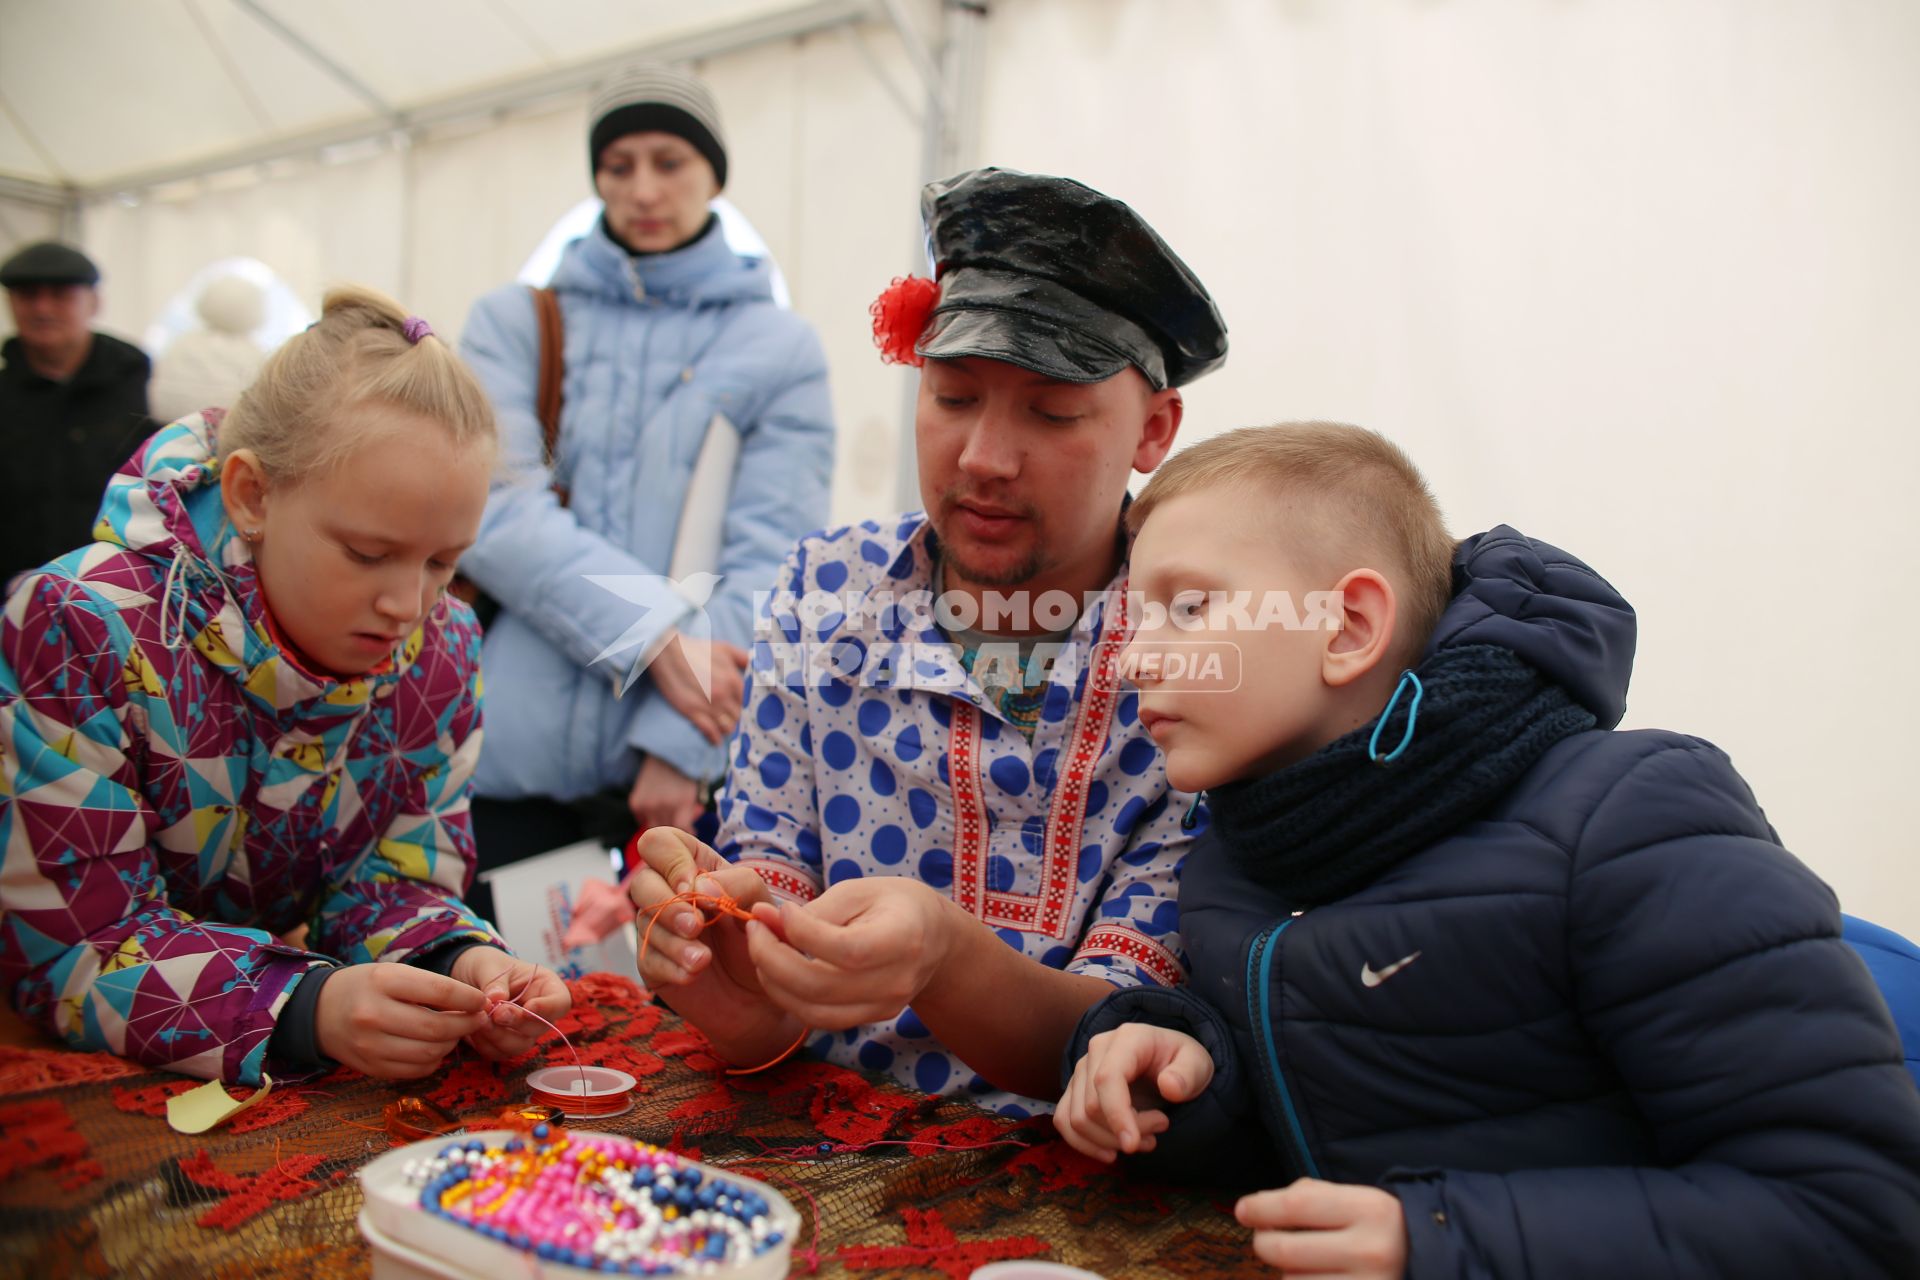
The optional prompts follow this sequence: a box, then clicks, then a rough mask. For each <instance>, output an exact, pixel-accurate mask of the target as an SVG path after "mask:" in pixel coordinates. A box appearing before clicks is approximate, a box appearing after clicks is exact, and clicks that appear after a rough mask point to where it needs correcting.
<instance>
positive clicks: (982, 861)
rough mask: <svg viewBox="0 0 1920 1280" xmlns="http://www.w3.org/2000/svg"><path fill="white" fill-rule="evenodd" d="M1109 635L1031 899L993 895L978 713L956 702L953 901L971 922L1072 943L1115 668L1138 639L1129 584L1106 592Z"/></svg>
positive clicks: (951, 746)
mask: <svg viewBox="0 0 1920 1280" xmlns="http://www.w3.org/2000/svg"><path fill="white" fill-rule="evenodd" d="M1103 631H1104V635H1103V636H1102V637H1101V639H1100V640H1099V641H1098V642H1097V643H1096V644H1095V645H1094V646H1093V666H1092V669H1091V670H1090V671H1089V672H1088V673H1087V676H1086V683H1085V688H1084V692H1083V693H1082V694H1081V698H1080V709H1079V714H1078V717H1077V718H1076V719H1075V721H1074V726H1073V733H1072V734H1071V736H1070V737H1069V739H1068V741H1069V744H1070V745H1069V747H1068V750H1067V757H1066V762H1065V765H1064V766H1063V767H1062V769H1061V772H1060V780H1059V782H1058V784H1057V785H1056V786H1055V787H1054V792H1053V804H1052V806H1051V808H1050V809H1049V811H1048V813H1047V833H1046V840H1045V843H1044V844H1043V846H1042V848H1043V851H1044V852H1043V853H1042V858H1041V870H1040V893H1039V895H1038V896H1028V895H1025V894H1017V893H999V892H992V891H989V890H988V889H987V883H986V881H987V805H986V799H985V796H984V792H983V788H982V786H981V781H980V710H979V708H978V707H976V706H974V705H973V704H972V703H971V702H968V701H966V700H965V699H963V698H955V699H954V700H953V725H952V730H951V732H950V734H949V740H948V748H947V752H948V755H947V776H948V778H949V779H951V786H952V788H953V800H954V821H953V900H954V901H955V902H957V903H959V904H960V908H961V909H962V910H963V911H965V912H967V914H969V915H972V916H977V917H978V918H979V919H981V920H983V921H985V922H986V923H987V924H990V925H994V926H996V927H1004V928H1011V929H1020V930H1024V931H1025V932H1028V933H1042V934H1046V935H1047V936H1048V937H1053V938H1064V937H1066V936H1067V921H1068V918H1069V910H1068V909H1069V908H1070V907H1071V905H1072V903H1073V896H1074V876H1075V872H1076V870H1077V869H1078V867H1079V864H1080V839H1081V835H1082V832H1083V831H1084V829H1085V827H1086V821H1087V791H1088V789H1089V788H1090V787H1091V786H1092V784H1093V776H1094V774H1095V772H1096V771H1097V770H1098V768H1099V765H1100V753H1101V750H1102V748H1103V747H1104V746H1105V744H1106V741H1107V735H1108V732H1109V731H1110V730H1111V728H1112V726H1113V712H1114V708H1115V706H1117V705H1118V703H1119V682H1118V681H1117V680H1116V679H1115V678H1114V666H1115V663H1116V661H1117V658H1118V655H1119V652H1120V649H1121V647H1123V646H1124V645H1125V644H1126V642H1127V640H1128V639H1129V638H1130V637H1131V636H1132V634H1133V629H1132V624H1131V622H1130V620H1129V619H1128V617H1127V583H1126V580H1125V579H1122V580H1121V582H1120V584H1119V587H1118V588H1117V589H1116V590H1114V591H1111V592H1109V593H1108V597H1107V615H1106V618H1105V620H1104V623H1103Z"/></svg>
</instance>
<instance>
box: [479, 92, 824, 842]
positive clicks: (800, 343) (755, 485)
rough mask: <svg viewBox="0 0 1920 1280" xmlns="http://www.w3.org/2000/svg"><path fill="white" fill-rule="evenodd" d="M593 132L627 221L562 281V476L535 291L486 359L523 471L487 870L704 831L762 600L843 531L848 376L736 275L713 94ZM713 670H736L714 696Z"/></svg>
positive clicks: (495, 296)
mask: <svg viewBox="0 0 1920 1280" xmlns="http://www.w3.org/2000/svg"><path fill="white" fill-rule="evenodd" d="M589 118H590V119H591V120H592V121H593V125H592V130H591V135H590V139H589V147H590V152H589V154H590V156H591V157H592V162H593V166H594V185H595V187H596V188H597V189H598V191H599V193H600V196H601V199H602V200H603V201H604V202H605V204H606V215H605V216H604V217H603V218H602V219H601V220H600V221H599V222H598V223H596V224H595V226H594V229H593V231H592V232H591V233H590V234H588V235H586V236H584V237H582V238H581V239H579V240H576V241H574V242H573V243H571V244H570V245H568V246H567V249H566V252H565V254H564V256H563V257H562V259H561V262H560V266H559V268H558V270H557V271H556V272H555V274H554V277H553V282H552V284H553V288H554V289H555V291H556V293H557V295H558V299H559V304H560V312H561V316H562V320H563V326H564V333H565V339H564V347H563V350H564V352H565V357H566V359H565V374H564V378H563V381H562V384H561V385H562V388H563V391H564V407H563V410H562V414H561V418H560V433H559V441H558V445H557V448H556V452H555V456H554V458H553V460H552V465H551V466H550V467H549V466H548V465H547V460H546V458H545V455H544V447H543V440H542V431H541V426H540V422H539V419H538V416H537V413H536V409H535V399H536V396H537V394H538V383H539V366H540V329H539V322H538V319H537V317H536V311H535V302H534V297H533V295H532V293H531V292H530V291H529V290H527V289H525V288H522V287H520V286H518V285H509V286H506V287H503V288H500V289H496V290H494V291H493V292H492V293H489V294H487V295H486V296H485V297H483V298H481V299H480V300H479V302H477V303H476V304H475V305H474V309H473V312H472V314H471V315H470V316H469V317H468V319H467V325H466V330H465V332H464V334H463V336H462V339H461V344H460V348H461V353H462V354H463V355H464V356H465V357H466V358H467V360H468V361H469V362H470V363H471V364H472V366H473V368H474V369H475V371H476V372H478V373H479V375H480V378H481V380H482V382H483V383H485V385H486V387H487V390H488V392H489V393H490V394H491V395H492V397H493V402H494V405H495V407H496V409H497V410H498V412H499V418H500V440H501V451H502V454H503V455H504V461H505V467H504V468H503V470H504V474H505V479H503V480H502V481H501V483H500V484H499V486H498V487H497V489H496V491H495V492H494V494H493V496H492V498H491V499H490V501H489V503H488V506H487V514H486V518H485V520H484V522H483V523H482V525H481V530H480V536H479V540H478V541H477V542H476V543H475V544H474V546H473V548H472V549H471V550H469V551H468V552H467V553H466V554H465V555H464V556H463V557H462V559H461V562H460V567H461V570H462V571H463V572H464V573H465V574H466V575H467V576H468V577H470V578H471V579H472V580H473V581H474V582H475V583H477V584H478V585H479V586H480V587H481V588H482V589H484V590H485V591H486V592H487V593H488V594H490V595H491V596H493V597H494V599H496V600H497V601H499V603H500V605H501V612H500V614H499V616H498V617H497V618H496V619H495V620H494V622H493V623H492V625H491V626H490V627H489V628H488V630H487V636H486V648H485V651H484V657H483V670H484V673H485V678H486V682H487V735H486V748H485V750H484V751H483V752H482V754H481V758H480V765H479V770H478V772H477V774H476V775H475V790H476V793H477V795H476V801H475V806H474V825H475V832H476V836H477V838H478V842H479V857H480V865H481V866H482V867H483V868H485V867H490V866H498V865H501V864H503V863H505V862H508V861H513V860H515V859H517V858H520V857H524V856H526V855H528V854H531V853H535V852H538V851H540V850H542V849H546V848H552V847H555V846H557V845H561V844H566V843H569V842H570V841H572V840H576V839H579V838H581V837H582V836H585V835H597V836H601V837H602V838H607V837H609V836H613V835H616V834H617V833H615V832H613V831H612V830H611V828H612V827H614V826H617V825H618V823H619V821H621V820H624V819H626V818H627V816H628V813H629V811H630V813H631V817H632V819H633V820H634V821H637V822H638V823H640V824H642V825H676V826H691V825H692V824H693V821H694V819H695V817H696V816H697V815H698V814H699V812H700V808H701V796H700V788H701V786H702V784H704V783H707V782H710V781H712V780H715V779H717V778H718V777H719V776H720V775H721V773H722V772H723V771H724V768H725V760H724V746H723V743H724V741H725V738H726V736H727V735H728V734H729V733H730V732H731V730H732V728H733V724H734V722H735V720H736V719H737V717H738V715H739V708H740V694H741V678H740V670H741V668H742V666H743V665H744V663H745V661H746V655H745V653H744V647H745V646H747V645H748V644H749V643H750V639H751V635H752V627H753V596H754V593H755V592H757V591H761V590H764V589H766V588H767V587H769V586H770V585H771V583H772V579H773V575H774V571H775V569H776V568H777V567H778V565H779V563H780V559H781V557H782V556H783V555H784V554H785V553H786V551H787V549H788V548H789V547H791V546H792V544H793V543H794V541H795V540H796V539H797V538H798V537H800V535H802V534H804V533H806V532H808V531H809V530H811V529H815V528H818V527H819V526H821V525H822V524H824V523H825V522H826V516H827V500H828V490H829V484H830V481H831V476H832V470H833V420H832V413H831V408H830V405H829V401H828V395H827V369H826V359H825V356H824V354H823V353H822V351H821V348H820V343H819V340H818V338H817V337H816V336H815V335H814V333H813V330H812V328H811V327H810V326H809V325H808V324H807V322H806V321H804V320H802V319H801V318H800V317H799V316H797V315H794V314H793V313H791V312H789V311H785V310H782V309H781V308H780V307H778V306H776V305H775V303H774V301H773V292H772V283H771V281H772V272H771V267H770V264H769V263H768V262H766V261H765V260H761V259H750V258H742V257H740V256H739V255H738V254H736V253H735V252H734V251H733V250H732V249H731V248H730V247H729V246H728V244H727V242H726V239H725V237H724V235H723V234H722V231H721V228H720V225H719V220H718V219H717V218H716V217H715V216H714V215H713V214H712V213H711V211H710V209H709V203H710V201H711V200H712V198H713V196H714V195H716V194H717V193H718V192H719V190H720V188H721V187H722V186H723V185H724V184H725V182H726V176H727V175H726V160H727V158H726V151H725V149H724V146H723V144H722V141H721V134H720V128H719V121H718V117H717V115H716V113H715V111H714V107H713V100H712V97H711V96H710V95H709V94H708V92H707V90H706V88H705V86H704V85H702V84H700V82H699V81H697V80H694V79H692V78H691V77H689V76H685V75H682V74H680V73H678V72H675V71H672V70H669V69H667V68H664V67H657V66H656V67H649V68H644V69H642V70H640V71H638V72H636V73H634V74H632V75H631V76H629V77H628V78H626V79H624V80H622V81H620V82H618V83H616V84H614V85H613V86H611V87H610V88H609V89H607V90H606V91H604V92H603V93H602V94H601V95H600V97H599V98H598V99H596V101H595V103H594V105H593V109H592V111H591V112H590V117H589ZM710 437H712V438H714V443H713V444H709V439H710ZM722 437H724V438H725V440H724V441H723V440H722ZM736 439H737V461H736V462H735V464H734V466H733V468H732V483H731V489H730V491H729V492H728V494H727V498H726V501H725V504H724V512H720V511H718V510H714V511H711V512H708V513H706V514H705V515H702V514H701V513H700V512H695V513H693V514H692V515H691V516H690V517H689V518H688V523H689V525H691V526H694V527H696V528H697V527H700V526H702V525H703V524H706V525H709V526H711V525H717V527H718V531H719V551H718V557H717V563H712V564H705V565H700V566H698V567H700V568H701V569H703V570H711V572H713V573H716V574H718V575H719V581H718V583H717V584H715V583H714V582H713V580H712V579H711V578H709V577H705V576H701V575H699V574H695V575H691V576H689V577H687V578H686V579H685V580H684V581H682V582H680V583H679V584H678V585H677V586H676V585H675V584H673V583H671V582H669V580H668V578H667V576H666V575H667V574H668V573H669V570H670V567H671V566H672V565H673V561H674V553H675V546H676V535H677V534H679V533H680V531H681V528H682V517H683V512H682V507H683V505H684V504H685V499H686V497H687V490H688V485H689V482H690V481H691V480H692V478H693V475H694V468H695V462H696V460H697V459H698V458H699V457H700V456H701V452H702V448H703V446H706V447H707V448H708V449H709V451H710V452H713V451H717V453H718V455H719V457H720V459H721V460H722V463H724V459H725V457H726V454H727V452H728V443H730V442H731V441H733V440H736ZM709 465H710V466H711V465H712V464H711V463H710V464H709ZM703 473H704V469H703ZM556 488H557V489H558V490H559V491H561V492H564V493H565V494H566V499H565V501H564V502H563V501H562V499H561V498H560V497H559V496H558V494H557V493H556V492H555V490H556ZM710 532H711V529H710V527H709V533H710ZM695 540H696V541H698V540H699V539H698V538H697V536H696V538H695ZM682 550H683V551H684V546H683V548H682ZM709 591H710V592H711V595H710V597H709V596H708V595H707V593H708V592H709ZM702 603H704V608H702V607H701V605H702ZM709 663H710V665H709ZM695 668H707V669H708V670H710V671H711V673H712V674H711V680H710V691H703V690H702V688H701V682H700V681H698V680H696V679H695V678H694V677H693V674H692V673H693V670H694V669H695ZM636 673H637V674H636ZM623 688H624V689H625V692H624V694H623V692H622V690H623ZM609 811H611V813H612V814H613V816H614V820H613V821H612V822H609V821H608V818H607V815H608V813H609ZM595 814H598V815H599V816H598V817H597V818H596V817H595V816H594V815H595Z"/></svg>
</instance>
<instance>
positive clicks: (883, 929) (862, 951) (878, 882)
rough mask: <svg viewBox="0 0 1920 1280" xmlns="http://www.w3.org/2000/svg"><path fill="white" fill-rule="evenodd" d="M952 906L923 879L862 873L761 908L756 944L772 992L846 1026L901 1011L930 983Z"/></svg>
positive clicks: (787, 1005) (808, 1020)
mask: <svg viewBox="0 0 1920 1280" xmlns="http://www.w3.org/2000/svg"><path fill="white" fill-rule="evenodd" d="M949 905H950V904H949V900H948V899H946V898H943V897H942V896H941V895H940V894H938V893H936V892H935V891H934V890H933V889H931V888H929V887H928V886H927V885H925V884H923V883H921V882H920V881H918V880H911V879H907V878H905V877H903V876H863V877H861V878H860V879H857V880H845V881H842V882H841V883H839V884H837V885H835V886H833V887H832V888H831V889H828V890H827V891H826V892H825V893H823V894H821V895H820V896H819V897H818V898H815V899H814V900H813V901H812V902H810V903H808V904H806V905H805V906H795V905H793V904H791V903H787V904H783V905H782V906H780V907H778V908H775V907H773V906H771V905H768V906H761V907H756V908H755V909H754V913H753V914H754V919H753V920H752V921H751V922H749V923H748V925H747V927H746V933H747V946H748V949H749V951H750V953H751V955H752V958H753V963H754V967H755V969H756V970H757V971H758V973H759V976H760V985H761V987H762V988H764V989H765V991H766V993H767V996H768V998H770V999H771V1000H772V1001H773V1002H774V1003H775V1004H777V1005H779V1006H780V1007H781V1008H782V1009H785V1010H786V1011H787V1012H788V1013H790V1014H792V1015H793V1016H794V1017H795V1018H798V1019H799V1020H800V1021H801V1022H803V1023H805V1024H806V1025H807V1026H809V1027H814V1028H816V1029H818V1030H822V1031H842V1030H845V1029H846V1028H848V1027H857V1026H860V1025H862V1024H864V1023H869V1022H884V1021H886V1020H887V1019H889V1018H895V1017H898V1016H899V1015H900V1011H901V1010H903V1009H905V1008H906V1007H907V1005H909V1004H911V1003H912V1002H913V999H914V997H916V996H918V995H919V994H920V992H921V991H922V990H924V989H925V987H926V985H927V983H928V982H930V981H931V980H932V979H933V976H934V975H935V974H936V973H938V972H939V970H940V966H941V965H942V964H943V963H944V962H945V961H946V957H947V953H948V949H949V946H950V943H951V933H950V930H951V928H952V926H953V920H952V917H951V916H950V915H949V911H948V907H949ZM967 923H969V924H971V923H972V921H971V918H967ZM783 935H784V939H783Z"/></svg>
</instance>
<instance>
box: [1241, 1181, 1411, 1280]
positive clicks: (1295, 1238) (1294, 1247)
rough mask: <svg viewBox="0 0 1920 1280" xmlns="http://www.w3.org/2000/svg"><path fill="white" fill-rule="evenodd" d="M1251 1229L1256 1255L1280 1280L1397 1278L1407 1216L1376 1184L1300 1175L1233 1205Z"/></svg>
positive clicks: (1403, 1263) (1403, 1266)
mask: <svg viewBox="0 0 1920 1280" xmlns="http://www.w3.org/2000/svg"><path fill="white" fill-rule="evenodd" d="M1233 1216H1234V1217H1236V1218H1238V1219H1239V1220H1240V1225H1242V1226H1245V1227H1252V1228H1253V1252H1254V1255H1255V1256H1256V1257H1258V1258H1259V1259H1260V1260H1261V1261H1262V1262H1265V1263H1267V1264H1268V1265H1270V1266H1275V1267H1278V1268H1279V1269H1280V1270H1281V1272H1282V1273H1283V1274H1285V1275H1290V1276H1291V1275H1315V1276H1349V1277H1352V1278H1353V1280H1402V1277H1404V1276H1405V1275H1406V1271H1407V1219H1406V1215H1405V1214H1403V1213H1402V1212H1401V1210H1400V1200H1399V1197H1397V1196H1395V1195H1393V1194H1392V1193H1391V1192H1387V1191H1382V1190H1380V1188H1378V1187H1362V1186H1354V1185H1351V1184H1347V1183H1340V1182H1321V1181H1319V1180H1318V1179H1316V1178H1302V1179H1300V1180H1299V1181H1298V1182H1296V1183H1294V1184H1293V1185H1292V1186H1290V1187H1283V1188H1281V1189H1280V1190H1278V1191H1261V1192H1257V1193H1256V1194H1254V1195H1250V1196H1242V1197H1241V1198H1240V1202H1239V1203H1238V1204H1236V1205H1235V1206H1234V1207H1233Z"/></svg>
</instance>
